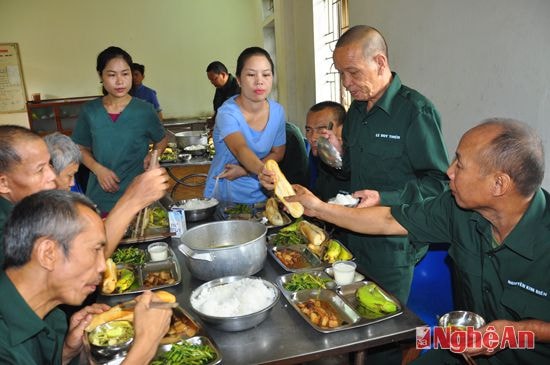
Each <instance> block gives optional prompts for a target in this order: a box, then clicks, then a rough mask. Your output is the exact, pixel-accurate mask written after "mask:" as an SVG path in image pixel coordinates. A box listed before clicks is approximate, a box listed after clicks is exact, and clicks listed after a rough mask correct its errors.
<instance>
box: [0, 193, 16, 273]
mask: <svg viewBox="0 0 550 365" xmlns="http://www.w3.org/2000/svg"><path fill="white" fill-rule="evenodd" d="M12 210H13V204H12V203H11V202H10V201H9V200H6V199H4V198H1V197H0V268H3V267H4V226H5V225H6V222H7V221H8V218H9V217H10V214H11V211H12Z"/></svg>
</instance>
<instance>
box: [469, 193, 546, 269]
mask: <svg viewBox="0 0 550 365" xmlns="http://www.w3.org/2000/svg"><path fill="white" fill-rule="evenodd" d="M545 206H546V199H545V197H544V193H543V192H542V190H541V189H539V190H538V191H537V192H536V193H535V195H534V196H533V199H532V200H531V203H530V204H529V207H528V208H527V210H526V211H525V213H524V214H523V216H522V217H521V219H520V221H519V222H518V224H517V225H516V226H515V227H514V229H513V230H512V232H510V234H509V235H508V237H506V239H505V240H504V242H502V243H501V245H500V246H502V245H506V246H507V247H508V248H509V249H510V250H512V251H514V252H515V253H517V254H518V255H520V256H523V257H525V258H526V259H528V260H534V259H535V251H534V247H535V246H536V245H537V244H539V242H540V240H544V237H548V234H549V233H548V230H549V228H548V227H549V225H548V223H550V222H547V224H546V225H541V224H540V218H541V217H543V216H544V209H545ZM470 219H471V220H473V221H476V222H477V227H478V231H479V232H480V233H481V234H483V235H484V236H486V237H487V239H488V242H491V240H492V239H493V238H492V231H491V224H490V223H489V222H488V221H487V220H486V219H485V218H483V217H482V216H481V215H480V214H479V213H474V214H473V215H472V217H471V218H470ZM497 249H498V248H497Z"/></svg>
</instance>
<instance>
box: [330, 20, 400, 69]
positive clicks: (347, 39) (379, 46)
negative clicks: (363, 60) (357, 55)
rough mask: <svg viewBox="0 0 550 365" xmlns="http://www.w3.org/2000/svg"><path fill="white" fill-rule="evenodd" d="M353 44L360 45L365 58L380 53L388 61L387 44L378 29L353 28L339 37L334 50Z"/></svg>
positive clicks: (364, 26)
mask: <svg viewBox="0 0 550 365" xmlns="http://www.w3.org/2000/svg"><path fill="white" fill-rule="evenodd" d="M355 43H359V44H361V45H362V47H363V55H364V56H365V57H370V56H373V55H374V54H375V53H377V52H380V53H382V54H383V55H384V56H386V59H388V60H389V56H388V44H387V43H386V40H385V39H384V37H383V36H382V33H380V32H379V31H378V29H376V28H374V27H370V26H368V25H356V26H353V27H351V28H349V29H348V30H347V31H346V32H345V33H344V34H342V35H341V36H340V38H339V39H338V41H337V42H336V46H335V48H338V47H344V46H348V45H350V44H355Z"/></svg>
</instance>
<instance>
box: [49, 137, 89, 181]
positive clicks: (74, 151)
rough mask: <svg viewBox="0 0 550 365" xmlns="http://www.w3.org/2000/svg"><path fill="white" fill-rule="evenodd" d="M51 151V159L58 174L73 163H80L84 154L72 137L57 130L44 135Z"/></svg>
mask: <svg viewBox="0 0 550 365" xmlns="http://www.w3.org/2000/svg"><path fill="white" fill-rule="evenodd" d="M44 141H45V142H46V144H47V145H48V151H50V161H51V164H52V166H53V169H54V171H55V173H56V174H57V175H59V174H60V173H61V171H63V170H64V169H65V168H66V167H67V166H69V165H70V164H72V163H76V164H80V160H81V158H82V155H81V153H80V148H78V146H77V145H76V143H74V142H73V141H72V140H71V138H69V137H67V136H66V135H64V134H62V133H59V132H55V133H52V134H48V135H47V136H46V137H44Z"/></svg>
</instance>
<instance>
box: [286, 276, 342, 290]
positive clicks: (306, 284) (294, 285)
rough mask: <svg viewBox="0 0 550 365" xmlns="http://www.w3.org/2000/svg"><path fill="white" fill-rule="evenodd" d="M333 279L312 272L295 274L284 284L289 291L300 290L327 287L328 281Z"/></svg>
mask: <svg viewBox="0 0 550 365" xmlns="http://www.w3.org/2000/svg"><path fill="white" fill-rule="evenodd" d="M329 281H331V279H329V278H322V277H320V276H317V275H312V274H311V273H307V272H306V273H302V274H293V275H292V277H291V278H290V280H289V281H288V282H287V283H285V284H284V285H283V286H284V288H285V289H286V290H288V291H298V290H304V289H326V283H327V282H329Z"/></svg>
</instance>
